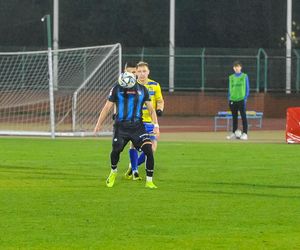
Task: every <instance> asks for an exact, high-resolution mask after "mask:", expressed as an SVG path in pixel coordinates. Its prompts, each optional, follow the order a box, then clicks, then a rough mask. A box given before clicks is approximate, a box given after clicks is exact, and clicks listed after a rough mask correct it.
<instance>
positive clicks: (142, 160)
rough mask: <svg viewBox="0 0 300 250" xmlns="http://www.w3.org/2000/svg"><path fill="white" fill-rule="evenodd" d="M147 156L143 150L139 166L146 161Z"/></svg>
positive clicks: (138, 161) (138, 162)
mask: <svg viewBox="0 0 300 250" xmlns="http://www.w3.org/2000/svg"><path fill="white" fill-rule="evenodd" d="M145 158H146V157H145V153H144V152H142V153H141V154H140V156H139V159H138V160H137V165H138V166H139V165H141V164H143V163H144V162H145Z"/></svg>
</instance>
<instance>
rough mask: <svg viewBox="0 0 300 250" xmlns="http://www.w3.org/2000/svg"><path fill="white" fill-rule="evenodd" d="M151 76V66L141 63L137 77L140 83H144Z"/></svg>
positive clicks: (138, 66)
mask: <svg viewBox="0 0 300 250" xmlns="http://www.w3.org/2000/svg"><path fill="white" fill-rule="evenodd" d="M149 74H150V69H149V65H148V63H146V62H142V61H141V62H139V63H138V64H137V65H136V75H137V79H138V81H139V82H141V83H144V82H145V81H146V80H147V79H148V76H149Z"/></svg>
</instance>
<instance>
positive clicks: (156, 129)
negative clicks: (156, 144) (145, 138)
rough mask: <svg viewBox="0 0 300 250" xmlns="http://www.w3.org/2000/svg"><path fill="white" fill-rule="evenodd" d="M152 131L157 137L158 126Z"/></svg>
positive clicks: (158, 132)
mask: <svg viewBox="0 0 300 250" xmlns="http://www.w3.org/2000/svg"><path fill="white" fill-rule="evenodd" d="M153 132H154V134H155V135H156V136H157V137H159V134H160V131H159V128H154V129H153Z"/></svg>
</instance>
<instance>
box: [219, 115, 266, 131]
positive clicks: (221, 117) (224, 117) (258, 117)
mask: <svg viewBox="0 0 300 250" xmlns="http://www.w3.org/2000/svg"><path fill="white" fill-rule="evenodd" d="M246 115H247V120H248V127H251V126H255V127H257V128H262V118H263V112H257V111H246ZM238 119H241V116H240V115H239V116H238ZM231 120H232V114H231V111H219V112H218V113H217V115H216V116H215V131H217V130H218V128H226V130H227V131H229V129H230V128H231V123H232V122H231ZM251 120H256V121H257V122H256V123H254V124H252V123H250V121H251ZM223 121H225V122H223ZM220 123H221V124H220Z"/></svg>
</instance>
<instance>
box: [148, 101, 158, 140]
mask: <svg viewBox="0 0 300 250" xmlns="http://www.w3.org/2000/svg"><path fill="white" fill-rule="evenodd" d="M145 104H146V106H147V109H148V111H149V115H150V116H151V119H152V122H153V123H154V130H153V132H154V133H155V134H156V135H157V136H158V135H159V125H158V120H157V116H156V113H155V110H154V108H153V105H152V102H151V101H146V102H145Z"/></svg>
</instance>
